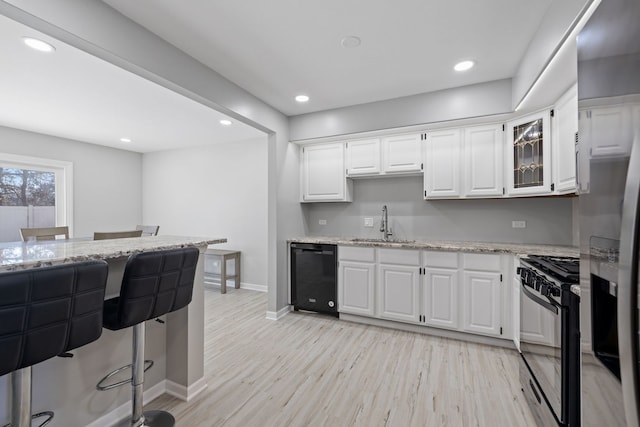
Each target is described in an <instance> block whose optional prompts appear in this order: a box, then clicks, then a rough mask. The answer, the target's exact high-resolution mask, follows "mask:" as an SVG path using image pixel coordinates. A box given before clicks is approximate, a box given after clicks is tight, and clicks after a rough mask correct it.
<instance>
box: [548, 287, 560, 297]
mask: <svg viewBox="0 0 640 427" xmlns="http://www.w3.org/2000/svg"><path fill="white" fill-rule="evenodd" d="M560 292H561V291H560V289H558V288H556V287H555V286H552V287H550V288H549V294H550V295H551V296H554V297H559V296H560Z"/></svg>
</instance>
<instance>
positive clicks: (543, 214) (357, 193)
mask: <svg viewBox="0 0 640 427" xmlns="http://www.w3.org/2000/svg"><path fill="white" fill-rule="evenodd" d="M353 191H354V197H353V200H354V201H353V202H351V203H308V204H304V213H305V221H306V231H307V235H309V236H345V237H347V236H349V237H351V236H355V237H375V238H379V237H381V236H382V233H380V216H381V213H382V206H383V205H385V204H386V205H387V207H388V211H389V224H390V226H391V228H392V229H393V237H394V238H398V239H432V240H467V241H482V242H512V243H540V244H557V245H571V244H573V242H574V241H575V240H574V236H573V234H574V232H575V230H574V227H573V202H572V200H573V198H570V197H534V198H518V199H483V200H433V201H425V200H424V199H423V198H422V194H423V191H424V190H423V181H422V176H411V177H395V178H377V179H376V178H373V179H359V180H354V182H353ZM364 217H373V221H374V223H373V224H374V226H373V228H370V227H364ZM321 219H323V220H326V221H327V224H326V225H319V223H318V222H319V220H321ZM511 221H526V228H523V229H516V228H512V227H511Z"/></svg>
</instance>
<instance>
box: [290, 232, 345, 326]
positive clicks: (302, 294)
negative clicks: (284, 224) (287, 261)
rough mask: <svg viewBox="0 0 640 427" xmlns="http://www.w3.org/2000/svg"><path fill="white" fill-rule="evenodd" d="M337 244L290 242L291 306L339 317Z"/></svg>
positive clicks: (295, 308) (296, 308)
mask: <svg viewBox="0 0 640 427" xmlns="http://www.w3.org/2000/svg"><path fill="white" fill-rule="evenodd" d="M337 271H338V258H337V248H336V245H320V244H314V243H292V244H291V305H293V308H294V310H296V311H297V310H309V311H315V312H318V313H327V314H331V315H333V316H336V317H338V304H337V298H336V295H337V292H338V289H337V283H338V280H337V277H338V276H337Z"/></svg>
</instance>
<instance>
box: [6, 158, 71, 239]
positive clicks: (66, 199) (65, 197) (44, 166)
mask: <svg viewBox="0 0 640 427" xmlns="http://www.w3.org/2000/svg"><path fill="white" fill-rule="evenodd" d="M0 166H2V167H19V168H21V169H31V170H39V171H43V172H53V173H55V185H56V226H62V225H66V226H68V227H69V235H70V236H73V163H72V162H67V161H63V160H54V159H44V158H41V157H32V156H22V155H18V154H9V153H0ZM60 190H62V191H60Z"/></svg>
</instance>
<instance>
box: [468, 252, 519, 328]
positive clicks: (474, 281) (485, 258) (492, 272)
mask: <svg viewBox="0 0 640 427" xmlns="http://www.w3.org/2000/svg"><path fill="white" fill-rule="evenodd" d="M462 276H463V279H462V307H463V308H462V313H463V316H462V318H463V320H462V329H463V330H465V331H467V332H475V333H478V334H483V335H492V336H496V337H499V336H501V335H502V317H503V316H502V299H503V292H502V286H501V285H502V278H503V274H502V257H501V256H500V255H493V254H462ZM507 277H508V276H507Z"/></svg>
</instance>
